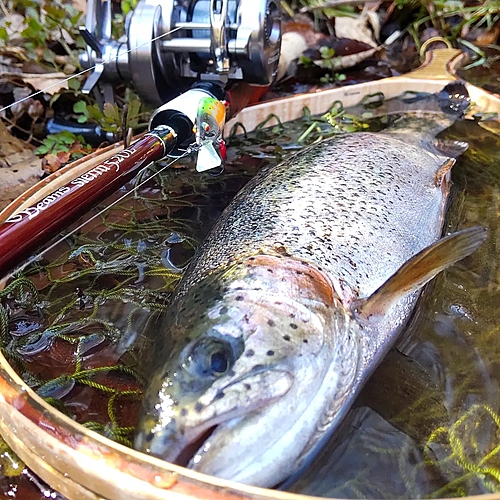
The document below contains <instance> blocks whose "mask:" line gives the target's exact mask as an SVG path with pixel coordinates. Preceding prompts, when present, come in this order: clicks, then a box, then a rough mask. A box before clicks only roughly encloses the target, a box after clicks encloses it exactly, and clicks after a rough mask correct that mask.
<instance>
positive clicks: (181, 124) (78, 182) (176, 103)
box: [0, 0, 281, 275]
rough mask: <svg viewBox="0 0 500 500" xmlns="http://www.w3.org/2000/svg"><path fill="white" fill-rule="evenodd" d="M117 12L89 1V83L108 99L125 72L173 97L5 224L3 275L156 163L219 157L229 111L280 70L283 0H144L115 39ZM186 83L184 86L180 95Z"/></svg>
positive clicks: (150, 97)
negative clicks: (103, 155)
mask: <svg viewBox="0 0 500 500" xmlns="http://www.w3.org/2000/svg"><path fill="white" fill-rule="evenodd" d="M111 19H112V15H111V0H89V1H88V3H87V16H86V25H85V27H82V28H81V33H82V35H83V38H84V39H85V41H86V42H87V44H88V47H87V49H86V51H85V53H83V54H82V55H81V56H80V62H81V65H82V67H83V68H84V71H83V72H91V74H90V76H89V78H88V79H87V81H86V83H85V85H84V87H83V91H84V92H86V93H89V92H91V91H93V92H94V93H95V94H96V97H97V98H98V102H99V103H100V104H101V105H103V103H104V102H110V101H111V100H112V99H113V93H112V85H113V84H114V83H116V82H118V81H121V82H125V83H127V84H129V85H132V86H133V87H134V88H135V89H136V91H137V92H138V93H139V95H140V96H141V98H143V99H144V100H146V101H148V102H153V103H156V104H158V103H165V104H162V105H161V106H160V107H159V108H158V109H157V110H156V111H155V112H154V113H153V114H152V116H151V119H150V123H149V129H150V131H149V132H148V133H146V134H145V135H144V136H143V137H142V138H140V139H139V140H137V141H136V142H134V143H133V144H132V145H131V146H130V147H127V148H125V149H123V150H122V151H120V152H118V153H116V154H114V155H113V156H111V157H110V158H108V159H107V160H104V161H103V162H102V163H100V164H99V165H97V166H95V167H93V168H92V169H90V170H89V171H87V172H86V173H84V174H82V175H80V176H79V177H77V178H76V179H73V180H72V181H70V182H69V183H67V184H65V185H64V186H61V187H59V188H58V189H56V190H55V191H54V192H52V193H50V194H49V195H48V196H46V197H44V198H43V199H42V200H41V201H39V202H37V203H35V204H34V205H31V206H30V207H27V208H24V209H23V210H21V211H18V212H17V213H15V214H13V215H11V216H10V217H9V218H8V219H6V220H5V221H4V223H3V224H2V225H0V249H1V251H0V273H1V274H2V275H6V274H7V273H9V272H10V271H12V269H13V268H14V267H15V266H18V265H19V264H20V263H21V262H22V261H23V260H25V259H26V258H27V257H29V255H30V254H31V253H32V252H33V251H34V250H35V249H36V248H37V247H39V246H40V245H43V244H45V243H47V242H48V241H49V240H50V239H51V238H52V237H54V236H55V235H57V234H59V233H60V232H61V231H62V230H63V229H64V228H66V227H67V226H68V225H70V224H71V223H72V222H73V221H75V220H76V219H77V218H78V217H79V216H81V215H82V214H83V213H85V211H87V210H89V209H90V208H91V207H93V206H94V205H96V204H97V203H99V202H100V201H102V200H104V199H105V198H106V197H107V196H109V195H110V194H111V193H113V192H114V191H116V189H118V188H119V187H121V186H122V185H124V184H125V183H126V182H128V181H130V180H131V179H132V178H133V177H134V176H135V175H136V174H137V173H138V172H139V171H140V170H141V169H144V168H145V167H147V166H148V165H150V164H151V163H153V162H155V161H158V160H160V159H162V158H165V157H170V158H179V157H181V156H182V157H184V156H186V155H189V154H197V163H196V169H197V170H198V171H199V172H202V171H205V170H209V169H212V168H215V167H218V166H220V165H221V164H222V162H223V160H224V159H225V144H224V140H223V138H222V131H223V127H224V124H225V120H226V116H228V115H229V117H231V116H234V115H235V114H236V113H237V112H238V111H239V110H240V109H242V108H243V107H245V106H246V104H247V103H248V101H249V99H250V98H251V96H252V94H253V93H254V91H255V87H253V86H254V85H260V86H267V85H269V84H270V83H271V82H272V81H273V79H274V77H275V75H276V72H277V67H278V59H279V53H280V44H281V24H280V14H279V9H278V7H277V4H276V3H275V0H260V1H259V2H255V1H254V0H192V1H190V2H188V3H183V4H182V5H180V4H179V5H177V4H176V5H173V4H172V3H168V2H166V1H165V0H154V1H153V0H140V1H139V3H138V5H137V7H136V9H135V10H134V11H133V12H132V13H131V14H130V15H129V16H128V19H127V22H126V26H127V28H126V30H127V33H126V41H123V40H122V39H120V40H119V41H115V40H113V39H112V38H111ZM83 72H81V73H83ZM226 87H232V88H226ZM179 89H182V90H184V92H182V93H181V94H180V95H177V94H179ZM186 89H187V90H186ZM175 95H177V97H175ZM172 96H174V97H173V98H172Z"/></svg>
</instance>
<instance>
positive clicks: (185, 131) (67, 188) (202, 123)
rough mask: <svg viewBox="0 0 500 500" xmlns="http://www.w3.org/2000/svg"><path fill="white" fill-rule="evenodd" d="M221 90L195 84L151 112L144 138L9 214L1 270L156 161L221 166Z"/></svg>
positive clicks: (1, 232) (0, 239)
mask: <svg viewBox="0 0 500 500" xmlns="http://www.w3.org/2000/svg"><path fill="white" fill-rule="evenodd" d="M222 92H223V91H222V89H221V88H220V87H219V86H218V85H216V84H207V83H204V84H202V85H198V86H196V85H195V86H193V88H192V89H190V90H189V91H188V92H185V93H184V94H181V96H179V97H178V98H176V99H174V100H172V101H171V102H169V103H167V104H165V105H164V106H162V107H161V108H159V109H158V110H157V111H156V112H155V113H154V114H153V116H152V118H151V122H150V123H151V126H150V127H151V130H150V131H149V132H148V133H146V134H145V135H144V136H143V137H142V138H140V139H138V140H137V141H136V142H134V143H133V144H132V145H130V146H129V147H127V148H125V149H123V150H122V151H119V152H118V153H115V154H114V155H112V156H111V157H110V158H108V159H106V160H104V161H103V162H102V163H100V164H98V165H97V166H95V167H93V168H91V169H90V170H88V171H87V172H85V173H84V174H82V175H80V176H78V177H76V178H75V179H73V180H71V181H70V182H68V183H67V184H65V185H63V186H61V187H59V188H57V189H56V190H55V191H53V192H52V193H50V194H49V195H48V196H45V197H44V198H43V199H42V200H40V201H39V202H37V203H35V204H33V205H31V206H29V207H27V208H24V209H22V210H21V211H18V212H16V213H15V214H13V215H11V216H10V217H9V218H7V219H6V220H5V221H4V223H3V224H2V225H0V248H1V249H2V251H1V252H0V274H2V275H5V274H6V273H8V272H9V271H10V270H12V268H13V267H14V266H16V265H18V264H20V263H21V262H22V260H23V259H25V258H26V257H27V256H29V254H30V253H31V252H32V251H34V250H35V249H36V248H37V247H38V246H40V245H42V244H44V243H46V242H47V241H48V240H50V239H51V238H52V237H53V236H55V235H57V234H58V233H59V232H60V231H61V230H63V229H64V228H66V227H67V226H68V225H70V224H71V223H72V222H73V221H74V220H75V219H77V218H78V216H80V215H82V214H83V213H85V211H87V210H88V209H90V208H91V207H93V206H94V205H96V204H97V203H98V202H99V201H102V200H103V199H105V198H106V197H107V196H109V195H110V194H111V193H113V192H114V191H116V190H117V189H118V188H119V187H121V186H122V185H124V184H125V183H126V182H128V181H130V180H131V179H132V178H133V177H134V176H135V175H136V174H137V173H138V172H139V171H140V170H141V169H143V168H144V167H147V166H149V165H150V164H151V163H153V162H155V161H158V160H161V159H162V158H165V157H171V158H178V157H181V156H182V157H183V156H187V155H189V154H193V153H198V158H197V167H196V168H197V170H198V171H200V172H202V171H204V170H209V169H212V168H215V167H218V166H220V165H221V164H222V162H223V160H224V157H225V146H224V141H223V139H222V129H223V127H224V123H225V117H226V102H225V101H222V100H221V99H219V98H218V97H220V96H221V94H222Z"/></svg>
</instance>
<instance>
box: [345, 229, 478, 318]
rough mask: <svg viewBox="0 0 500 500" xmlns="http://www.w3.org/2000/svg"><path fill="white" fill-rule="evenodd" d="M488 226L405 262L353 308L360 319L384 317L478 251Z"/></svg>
mask: <svg viewBox="0 0 500 500" xmlns="http://www.w3.org/2000/svg"><path fill="white" fill-rule="evenodd" d="M486 236H487V231H486V229H485V228H484V227H481V226H475V227H470V228H467V229H463V230H462V231H458V232H456V233H453V234H450V235H449V236H446V237H445V238H442V239H440V240H439V241H437V242H436V243H434V244H432V245H430V246H428V247H426V248H424V249H423V250H422V251H420V252H419V253H417V254H416V255H414V256H413V257H412V258H411V259H410V260H408V261H407V262H405V264H403V265H402V266H401V267H400V268H399V269H398V270H397V271H396V272H395V273H394V274H393V275H392V276H391V277H390V278H389V279H388V280H387V281H386V282H385V283H384V284H383V285H382V286H381V287H380V288H378V289H377V290H376V291H375V292H374V293H373V294H372V295H370V296H369V297H367V298H364V299H358V300H356V301H354V302H353V303H352V305H351V308H352V310H353V312H354V313H355V314H357V315H358V316H360V317H362V318H365V319H370V318H371V317H373V316H375V317H377V316H383V315H384V314H385V313H386V312H387V311H388V310H389V309H390V307H391V306H392V305H393V304H394V303H395V302H397V301H398V300H399V299H401V298H402V297H404V296H405V295H408V294H409V293H412V292H415V291H417V290H418V289H420V288H421V287H422V286H424V285H425V284H426V283H427V282H429V281H430V280H431V279H432V278H434V276H436V274H438V273H440V272H441V271H443V270H444V269H446V268H447V267H449V266H451V265H452V264H454V263H455V262H457V261H459V260H461V259H463V258H465V257H467V256H468V255H470V254H471V253H472V252H474V251H475V250H476V249H477V248H478V247H479V246H480V245H481V244H482V243H483V242H484V240H485V239H486Z"/></svg>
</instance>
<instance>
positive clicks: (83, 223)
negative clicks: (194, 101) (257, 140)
mask: <svg viewBox="0 0 500 500" xmlns="http://www.w3.org/2000/svg"><path fill="white" fill-rule="evenodd" d="M192 152H193V151H192V150H191V149H188V150H187V151H186V152H185V153H184V154H183V155H181V156H179V157H178V158H175V159H174V160H172V161H171V162H170V163H167V164H166V165H165V166H163V167H162V168H160V170H158V171H157V172H155V173H154V174H152V175H151V176H149V177H148V178H147V179H145V180H144V181H142V182H141V183H139V184H138V185H137V186H134V188H133V189H132V190H130V191H129V192H127V193H125V194H124V195H123V196H120V197H119V198H118V199H116V200H115V201H114V202H113V203H111V204H110V205H108V206H107V207H106V208H103V209H102V210H101V211H100V212H97V213H96V214H95V215H93V216H92V217H90V219H87V220H86V221H85V222H82V223H81V224H80V225H79V226H77V227H75V228H74V229H72V230H71V231H70V232H69V233H67V234H65V235H64V236H63V237H62V238H60V239H58V240H57V241H55V242H54V243H52V244H51V245H49V246H48V247H46V248H44V250H43V251H42V252H40V253H38V254H36V255H33V256H32V257H30V258H29V259H28V261H27V262H26V263H24V264H22V265H21V266H19V267H18V268H16V270H15V272H16V273H18V272H19V271H22V270H23V269H25V268H26V267H27V266H28V265H30V264H32V263H33V262H35V261H36V260H38V259H40V258H41V257H42V256H43V254H45V253H47V252H48V251H49V250H52V249H53V248H55V247H56V246H57V245H59V243H61V242H62V241H64V240H65V239H66V238H69V237H70V236H72V235H73V234H75V233H76V232H77V231H79V230H80V229H82V228H83V227H84V226H85V225H87V224H88V223H89V222H91V221H93V220H94V219H96V218H97V217H99V216H101V215H102V214H104V212H106V211H107V210H109V209H110V208H112V207H114V206H115V205H116V204H118V203H120V202H121V201H123V200H124V199H125V198H126V197H127V196H130V195H131V194H132V193H134V192H135V191H136V190H137V189H139V188H141V187H142V186H144V184H146V183H147V182H149V181H150V180H151V179H154V178H155V177H156V176H158V175H159V174H161V173H162V172H164V171H165V170H166V169H167V168H169V167H170V166H172V165H173V164H174V163H176V162H177V161H179V160H181V159H183V158H186V157H187V156H189V155H191V153H192ZM152 163H154V162H151V163H149V164H148V165H146V166H145V167H143V168H141V169H140V170H139V172H137V176H136V177H138V176H140V175H141V174H143V173H144V172H145V171H146V170H147V169H148V168H149V167H150V166H151V164H152Z"/></svg>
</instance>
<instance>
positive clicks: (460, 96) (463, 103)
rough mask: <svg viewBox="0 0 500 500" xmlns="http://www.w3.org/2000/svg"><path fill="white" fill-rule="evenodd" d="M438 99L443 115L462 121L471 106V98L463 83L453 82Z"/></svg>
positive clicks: (440, 92) (437, 95)
mask: <svg viewBox="0 0 500 500" xmlns="http://www.w3.org/2000/svg"><path fill="white" fill-rule="evenodd" d="M436 99H437V102H438V104H439V107H440V109H441V111H442V112H443V113H446V114H447V115H451V116H452V117H453V118H454V119H460V118H462V117H463V116H464V114H465V113H466V111H467V109H468V107H469V105H470V96H469V92H467V88H466V87H465V84H464V83H463V82H461V81H456V82H451V83H448V85H446V87H444V88H443V89H442V90H441V91H439V92H438V93H437V94H436Z"/></svg>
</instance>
